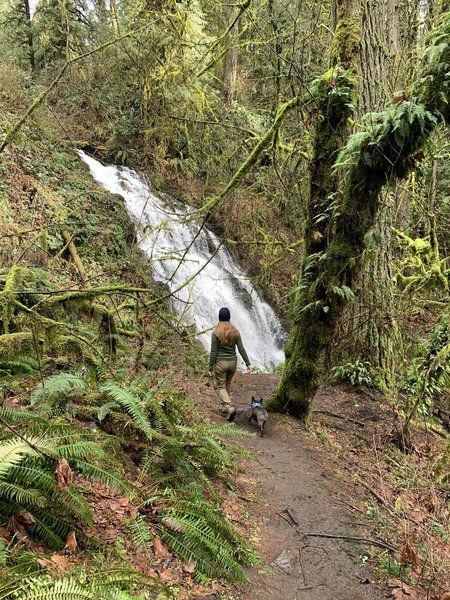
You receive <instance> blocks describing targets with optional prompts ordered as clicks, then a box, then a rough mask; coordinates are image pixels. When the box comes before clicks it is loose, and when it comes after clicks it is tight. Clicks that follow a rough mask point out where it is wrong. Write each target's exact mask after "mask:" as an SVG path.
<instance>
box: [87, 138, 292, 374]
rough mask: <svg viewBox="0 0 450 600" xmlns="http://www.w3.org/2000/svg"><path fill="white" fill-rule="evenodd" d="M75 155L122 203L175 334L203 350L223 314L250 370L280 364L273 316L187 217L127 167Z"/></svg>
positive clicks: (211, 238)
mask: <svg viewBox="0 0 450 600" xmlns="http://www.w3.org/2000/svg"><path fill="white" fill-rule="evenodd" d="M77 152H78V155H79V156H80V158H81V159H82V160H83V161H84V162H85V163H86V164H87V166H88V167H89V170H90V172H91V175H92V176H93V178H94V179H95V180H96V181H97V183H99V184H100V185H102V186H103V187H104V188H106V189H107V190H108V191H110V192H111V193H113V194H119V195H120V196H122V198H123V199H124V201H125V205H126V207H127V210H128V213H129V215H130V217H131V218H132V220H133V222H134V223H135V226H136V231H137V238H138V244H139V247H140V248H141V249H142V250H143V251H144V252H145V253H146V254H147V256H148V258H149V265H150V267H151V270H152V276H153V278H154V279H155V281H157V282H159V283H162V284H165V285H167V286H168V288H169V289H170V291H171V293H172V296H171V310H172V312H173V314H174V317H175V319H176V320H175V324H176V325H177V327H188V328H194V330H195V331H196V332H198V335H197V336H196V337H197V339H198V340H199V342H200V343H201V344H202V345H203V346H204V348H205V349H206V350H209V344H210V339H211V328H212V327H213V326H214V325H215V324H216V322H217V315H218V312H219V309H220V308H221V307H222V306H228V308H229V309H230V311H231V320H232V323H233V324H234V325H235V326H236V327H237V328H238V329H239V330H240V332H241V335H242V340H243V343H244V346H245V349H246V350H247V353H248V355H249V358H250V361H251V363H252V365H253V367H256V368H258V369H260V370H262V371H267V370H271V369H273V368H274V367H275V366H277V365H278V364H280V363H281V362H282V361H283V360H284V353H283V345H284V341H285V334H284V332H283V328H282V326H281V324H280V322H279V320H278V318H277V316H276V315H275V313H274V311H273V310H272V308H271V307H270V306H269V304H267V302H265V300H264V299H263V298H261V296H260V295H259V294H258V293H257V291H256V290H255V289H254V287H253V286H252V285H251V283H250V281H249V279H248V277H247V276H246V275H245V273H244V272H243V270H242V269H241V268H240V267H239V266H238V265H237V264H236V263H235V261H234V259H233V257H232V255H231V253H230V252H229V250H228V249H227V248H226V246H225V245H224V244H221V240H220V239H219V238H218V237H217V236H216V235H215V234H214V233H212V232H211V231H209V230H208V229H207V228H206V227H201V223H200V222H199V221H198V220H197V219H196V218H195V216H194V210H193V209H192V208H190V207H188V206H186V205H185V204H183V203H181V202H179V201H178V200H176V199H174V198H171V197H168V196H167V195H165V194H164V195H162V197H158V196H157V195H155V193H154V192H153V191H152V189H151V186H150V184H149V182H148V181H147V180H146V178H145V177H144V176H142V175H140V174H139V173H137V172H135V171H133V170H131V169H128V168H127V167H119V166H115V165H103V164H102V163H100V162H99V161H97V160H95V159H93V158H91V157H90V156H88V155H87V154H85V153H84V152H83V151H81V150H78V151H77ZM238 364H240V366H241V367H242V365H243V363H242V362H240V363H238Z"/></svg>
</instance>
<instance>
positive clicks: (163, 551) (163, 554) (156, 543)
mask: <svg viewBox="0 0 450 600" xmlns="http://www.w3.org/2000/svg"><path fill="white" fill-rule="evenodd" d="M153 552H154V554H155V556H156V558H157V559H159V560H165V559H166V558H168V557H169V556H170V552H169V551H168V549H167V547H166V546H165V545H164V544H163V543H162V541H161V538H159V537H158V536H157V535H155V536H154V538H153Z"/></svg>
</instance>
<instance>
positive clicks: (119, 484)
mask: <svg viewBox="0 0 450 600" xmlns="http://www.w3.org/2000/svg"><path fill="white" fill-rule="evenodd" d="M73 467H74V468H75V469H76V470H78V471H80V473H82V474H83V475H84V476H85V477H89V478H91V479H95V480H96V481H99V482H100V483H104V484H105V485H109V487H110V488H112V489H114V490H116V491H118V492H121V493H123V494H131V493H132V492H133V486H132V485H131V484H129V483H128V482H126V481H124V480H123V479H122V478H121V477H120V476H119V475H117V474H116V473H114V471H113V470H111V469H102V468H100V467H98V466H96V465H93V464H91V463H88V462H86V461H83V460H80V459H76V460H75V461H74V462H73Z"/></svg>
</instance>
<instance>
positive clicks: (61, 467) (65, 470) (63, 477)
mask: <svg viewBox="0 0 450 600" xmlns="http://www.w3.org/2000/svg"><path fill="white" fill-rule="evenodd" d="M54 475H55V479H56V489H57V490H58V492H62V491H64V490H66V489H67V488H68V487H69V486H70V484H71V483H72V480H73V472H72V469H71V468H70V465H69V463H68V462H67V460H66V459H65V458H61V459H60V460H59V461H58V464H57V466H56V469H55V473H54Z"/></svg>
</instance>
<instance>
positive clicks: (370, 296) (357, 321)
mask: <svg viewBox="0 0 450 600" xmlns="http://www.w3.org/2000/svg"><path fill="white" fill-rule="evenodd" d="M396 2H397V0H368V2H367V4H366V9H365V11H364V16H363V27H362V43H361V53H360V57H359V65H360V75H361V77H360V81H361V83H360V90H361V95H360V103H359V106H358V113H359V115H360V116H362V115H363V114H365V113H367V112H371V111H380V110H383V109H384V108H385V107H386V105H387V103H388V98H389V96H390V94H389V87H390V81H391V77H392V76H393V75H394V73H393V69H392V66H393V65H396V64H397V63H398V55H397V56H395V55H394V49H398V44H399V40H398V34H399V32H398V30H396V27H395V17H394V12H395V9H396ZM397 25H398V21H397ZM389 58H390V59H391V63H390V66H389V68H388V59H389ZM395 218H396V194H395V191H394V190H385V192H384V193H383V195H382V197H381V198H380V206H379V213H378V217H377V220H376V222H375V224H374V226H373V229H372V231H371V232H370V241H369V243H368V247H367V248H366V249H365V251H364V256H363V261H362V266H363V268H362V271H361V276H360V278H359V281H358V282H357V284H356V286H355V289H354V290H353V291H354V292H355V296H356V298H355V301H354V302H350V303H349V304H348V306H347V307H346V308H345V310H344V311H343V315H342V318H341V319H340V321H339V323H338V325H337V333H336V336H335V340H334V344H333V349H332V351H331V352H330V354H329V356H328V361H327V366H328V367H330V366H332V364H339V363H343V362H345V361H348V360H350V361H352V362H355V361H356V360H363V361H367V362H369V363H370V365H371V367H373V368H374V369H375V370H376V373H377V379H378V381H379V383H380V384H382V385H383V387H385V388H387V389H389V388H391V387H392V385H393V380H394V363H395V340H396V339H397V337H398V328H397V325H396V323H397V319H396V316H395V301H394V291H395V290H394V285H393V282H392V266H391V265H392V261H393V258H394V248H393V238H392V231H391V228H392V226H393V225H394V224H395Z"/></svg>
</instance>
